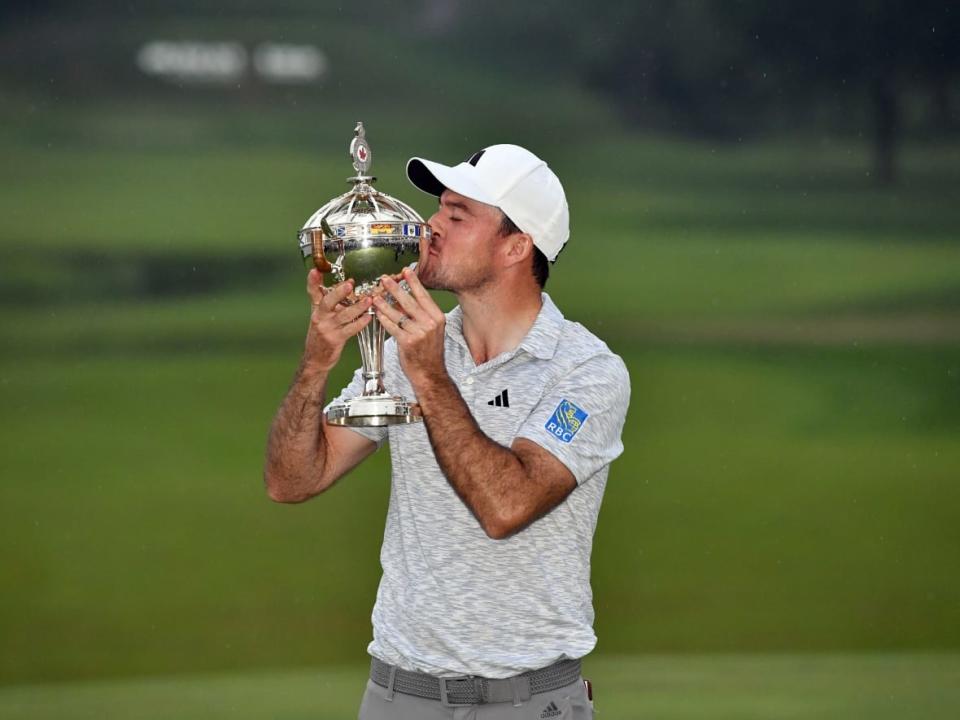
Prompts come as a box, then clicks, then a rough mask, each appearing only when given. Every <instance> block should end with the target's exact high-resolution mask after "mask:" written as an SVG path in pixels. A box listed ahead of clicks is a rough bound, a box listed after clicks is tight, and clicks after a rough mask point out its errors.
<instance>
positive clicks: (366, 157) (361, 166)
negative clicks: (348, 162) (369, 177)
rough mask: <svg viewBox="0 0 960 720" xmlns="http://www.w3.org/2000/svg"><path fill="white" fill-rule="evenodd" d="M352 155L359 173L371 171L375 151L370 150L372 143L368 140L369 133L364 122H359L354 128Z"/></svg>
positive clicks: (354, 166) (354, 165)
mask: <svg viewBox="0 0 960 720" xmlns="http://www.w3.org/2000/svg"><path fill="white" fill-rule="evenodd" d="M350 157H351V158H353V169H354V170H356V171H357V173H358V174H359V175H366V174H367V172H369V170H370V166H371V165H372V164H373V153H372V152H370V143H368V142H367V133H366V130H364V127H363V123H362V122H358V123H357V126H356V127H355V128H354V129H353V140H352V141H351V142H350Z"/></svg>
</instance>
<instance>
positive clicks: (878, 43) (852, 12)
mask: <svg viewBox="0 0 960 720" xmlns="http://www.w3.org/2000/svg"><path fill="white" fill-rule="evenodd" d="M436 1H437V0H433V2H432V4H436ZM455 5H456V10H457V12H456V13H455V14H456V16H457V21H458V23H459V36H458V38H457V41H458V42H459V43H466V44H467V46H468V47H470V49H471V50H472V51H476V52H484V53H486V54H488V55H497V54H498V52H499V53H503V54H507V55H510V56H513V57H517V56H520V57H521V58H523V59H524V61H525V62H526V63H527V64H528V66H529V67H531V68H537V67H539V68H542V69H548V70H549V71H550V72H551V73H555V74H556V73H565V74H567V75H569V76H570V77H571V78H577V79H578V80H579V81H580V82H582V83H584V84H585V85H587V86H588V87H590V88H593V89H596V90H599V91H600V92H602V93H603V94H604V95H606V96H608V97H609V98H610V100H611V101H612V102H613V103H615V104H616V105H617V106H618V107H619V109H620V110H621V112H622V114H623V116H624V117H625V118H626V119H627V120H628V121H629V122H631V123H632V124H636V125H641V126H644V127H654V128H668V129H673V130H678V131H682V132H689V133H694V134H701V135H709V136H713V137H738V136H742V135H744V134H748V133H755V132H758V131H763V130H765V129H768V128H771V127H774V126H776V125H777V124H779V123H782V122H787V123H789V124H790V125H792V126H793V127H797V126H803V125H804V124H807V123H811V122H812V121H813V118H814V117H816V116H817V114H818V113H820V114H822V115H825V116H826V117H828V118H829V120H830V121H832V122H833V123H835V124H837V125H843V126H845V127H849V124H850V122H851V120H850V117H851V115H853V116H861V115H862V116H863V117H864V118H866V119H867V120H866V121H867V122H871V123H872V127H871V128H865V133H864V134H867V135H871V136H872V137H873V145H874V164H875V172H876V176H877V177H878V178H879V179H880V180H881V181H883V182H890V181H892V180H893V179H894V178H895V175H896V172H895V169H896V163H895V157H896V149H897V144H898V140H899V138H900V137H901V135H902V131H903V125H904V123H903V113H902V105H903V98H904V96H905V94H906V93H911V94H913V95H916V94H920V93H923V94H925V95H927V96H928V97H929V98H930V100H931V102H930V103H929V105H930V107H931V108H932V110H931V111H930V112H928V113H927V116H926V117H925V118H923V120H924V122H926V123H927V124H928V125H930V126H932V127H938V128H940V129H952V128H954V127H955V126H956V119H955V116H954V114H953V108H952V107H951V97H952V95H951V88H952V85H953V83H954V82H955V81H956V80H957V77H958V74H960V38H958V22H960V10H958V9H956V8H955V6H952V5H951V4H950V3H945V2H942V0H912V1H910V0H847V2H842V3H837V2H834V1H833V0H804V1H803V2H799V1H797V0H794V1H793V2H784V3H770V2H766V0H735V1H732V2H731V1H730V0H676V1H669V0H648V1H647V2H637V1H636V0H606V2H603V3H589V4H587V3H583V4H577V3H570V2H564V1H563V0H541V1H540V2H537V3H528V4H513V3H501V2H484V3H481V2H479V0H473V2H468V1H467V0H457V2H456V3H455ZM451 17H452V14H451V15H448V16H447V19H448V20H449V19H450V18H451ZM471 43H472V46H471ZM828 106H829V107H828ZM859 107H865V108H866V112H863V113H860V112H855V113H850V112H849V110H850V109H852V108H859ZM788 116H789V119H785V118H788Z"/></svg>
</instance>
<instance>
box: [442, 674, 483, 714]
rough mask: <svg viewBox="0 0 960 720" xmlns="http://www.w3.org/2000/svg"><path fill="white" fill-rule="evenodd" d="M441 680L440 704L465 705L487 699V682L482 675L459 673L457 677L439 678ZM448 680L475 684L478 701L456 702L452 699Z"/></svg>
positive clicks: (474, 689)
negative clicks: (448, 688)
mask: <svg viewBox="0 0 960 720" xmlns="http://www.w3.org/2000/svg"><path fill="white" fill-rule="evenodd" d="M437 679H438V680H439V681H440V704H441V705H443V706H444V707H464V706H466V705H474V704H482V703H485V702H486V701H487V700H486V694H487V693H486V683H485V682H484V679H483V678H481V677H477V676H476V675H458V676H456V677H448V678H437ZM448 682H469V683H470V684H471V685H473V691H474V692H475V693H476V695H477V698H478V699H477V702H476V703H474V702H471V701H467V702H454V701H452V700H451V699H450V695H449V691H448V690H447V683H448Z"/></svg>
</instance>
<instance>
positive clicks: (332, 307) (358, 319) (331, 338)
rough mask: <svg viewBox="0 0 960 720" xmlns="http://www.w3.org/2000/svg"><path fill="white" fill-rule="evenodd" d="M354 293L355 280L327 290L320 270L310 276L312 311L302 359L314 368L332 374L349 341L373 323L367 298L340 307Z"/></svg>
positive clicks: (311, 272)
mask: <svg viewBox="0 0 960 720" xmlns="http://www.w3.org/2000/svg"><path fill="white" fill-rule="evenodd" d="M352 292H353V281H352V280H347V281H345V282H342V283H340V284H339V285H334V286H333V287H332V288H329V289H327V288H324V287H323V276H322V275H321V274H320V271H319V270H316V269H313V270H311V271H310V273H309V274H308V275H307V294H308V295H309V296H310V302H311V303H312V305H313V308H312V312H311V313H310V328H309V329H308V330H307V341H306V347H305V348H304V355H303V359H304V363H305V364H307V365H308V366H310V367H311V368H313V369H315V370H322V371H328V370H330V369H331V368H332V367H333V366H334V365H336V364H337V361H338V360H339V359H340V353H342V352H343V346H344V345H346V343H347V340H349V339H350V338H352V337H353V336H354V335H356V334H357V333H358V332H360V330H361V329H362V328H364V327H366V326H367V324H368V323H369V322H370V321H371V320H372V319H373V315H372V314H369V313H367V310H369V309H370V305H371V302H370V298H368V297H364V298H361V299H360V300H359V301H358V302H356V303H354V304H352V305H342V304H341V301H342V300H345V299H346V298H347V297H349V295H350V293H352Z"/></svg>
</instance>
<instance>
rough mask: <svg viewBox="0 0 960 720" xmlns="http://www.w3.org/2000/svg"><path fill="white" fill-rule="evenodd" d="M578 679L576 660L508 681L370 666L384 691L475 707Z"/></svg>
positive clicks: (523, 696)
mask: <svg viewBox="0 0 960 720" xmlns="http://www.w3.org/2000/svg"><path fill="white" fill-rule="evenodd" d="M579 677H580V661H579V660H560V661H558V662H555V663H554V664H553V665H549V666H547V667H545V668H541V669H540V670H530V671H528V672H525V673H523V674H522V675H516V676H514V677H511V678H503V679H499V680H498V679H491V678H483V677H476V676H474V675H462V676H460V677H449V678H438V677H436V676H434V675H427V674H426V673H420V672H414V671H411V670H401V669H400V668H398V667H396V666H394V665H388V664H387V663H385V662H383V661H382V660H380V659H378V658H373V659H372V661H371V663H370V679H371V680H373V682H375V683H376V684H377V685H379V686H380V687H384V688H387V690H388V691H391V692H393V691H396V692H399V693H403V694H405V695H415V696H416V697H421V698H426V699H428V700H439V701H440V702H441V703H443V704H444V705H479V704H483V703H495V702H509V701H513V703H514V704H518V703H520V702H523V701H524V700H529V699H530V696H531V695H538V694H540V693H545V692H549V691H550V690H556V689H558V688H562V687H564V686H566V685H571V684H573V683H575V682H576V681H577V679H578V678H579Z"/></svg>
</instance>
